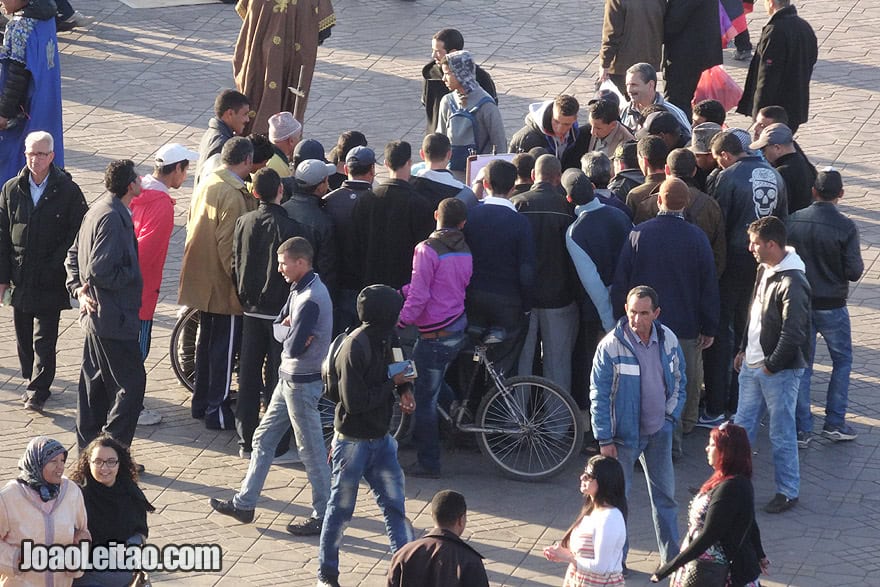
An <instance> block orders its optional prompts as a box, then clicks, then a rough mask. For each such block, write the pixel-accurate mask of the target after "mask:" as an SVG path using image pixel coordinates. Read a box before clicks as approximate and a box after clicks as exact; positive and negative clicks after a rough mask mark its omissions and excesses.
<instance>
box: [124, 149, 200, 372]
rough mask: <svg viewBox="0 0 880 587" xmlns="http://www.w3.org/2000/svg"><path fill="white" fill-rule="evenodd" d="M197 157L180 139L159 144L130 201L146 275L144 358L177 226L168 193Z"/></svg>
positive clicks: (142, 314) (142, 309) (142, 336)
mask: <svg viewBox="0 0 880 587" xmlns="http://www.w3.org/2000/svg"><path fill="white" fill-rule="evenodd" d="M198 159H199V154H198V153H197V152H196V151H191V150H190V149H187V148H186V147H184V146H183V145H181V144H179V143H169V144H167V145H165V146H164V147H162V148H160V149H159V150H158V151H157V152H156V158H155V167H154V168H153V173H150V174H148V175H145V176H144V177H143V178H142V179H141V195H140V196H138V197H137V198H135V199H134V200H132V202H131V219H132V222H134V234H135V237H136V238H137V241H138V263H139V264H140V266H141V274H142V275H143V278H144V291H143V295H142V298H141V310H140V320H141V334H140V339H139V340H140V345H141V354H142V355H143V357H144V359H146V358H147V355H148V354H149V353H150V334H151V332H152V330H153V314H154V313H155V311H156V303H157V302H158V300H159V288H160V286H161V285H162V270H163V268H164V267H165V257H166V255H167V254H168V243H169V241H170V240H171V232H172V231H173V230H174V199H173V198H172V197H171V196H170V195H169V190H170V189H178V188H179V187H180V186H182V185H183V182H185V181H186V176H187V172H188V171H189V162H190V161H198Z"/></svg>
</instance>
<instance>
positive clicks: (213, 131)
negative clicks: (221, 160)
mask: <svg viewBox="0 0 880 587" xmlns="http://www.w3.org/2000/svg"><path fill="white" fill-rule="evenodd" d="M233 136H235V133H234V132H233V131H232V129H231V128H229V125H228V124H226V123H225V122H223V121H222V120H220V119H219V118H217V117H216V116H214V117H212V118H211V119H210V120H209V121H208V130H206V131H205V134H203V135H202V140H201V142H200V143H199V161H198V163H196V174H195V179H194V181H195V182H196V183H198V181H199V177H201V175H202V166H203V165H204V164H205V161H207V160H208V159H210V158H211V157H213V156H214V155H217V154H219V153H220V151H222V150H223V145H225V144H226V141H228V140H229V139H231V138H232V137H233Z"/></svg>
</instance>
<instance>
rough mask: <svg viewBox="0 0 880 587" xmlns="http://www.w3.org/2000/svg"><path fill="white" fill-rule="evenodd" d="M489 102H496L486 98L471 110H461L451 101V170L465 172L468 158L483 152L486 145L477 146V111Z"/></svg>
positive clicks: (448, 126)
mask: <svg viewBox="0 0 880 587" xmlns="http://www.w3.org/2000/svg"><path fill="white" fill-rule="evenodd" d="M489 102H492V103H494V102H495V100H493V99H492V97H491V96H486V97H485V98H483V99H482V100H480V101H479V102H477V103H476V104H475V105H473V106H471V107H470V108H459V107H458V104H456V103H455V100H453V99H450V100H449V107H450V109H451V110H452V114H451V115H450V116H449V122H448V124H447V130H446V134H447V135H448V136H449V142H450V143H451V144H452V156H451V157H450V159H449V169H451V170H452V171H464V170H465V169H466V168H467V158H468V156H470V155H471V154H477V153H479V152H481V151H483V147H485V145H477V117H476V114H477V111H478V110H479V109H480V108H481V107H482V106H483V104H488V103H489Z"/></svg>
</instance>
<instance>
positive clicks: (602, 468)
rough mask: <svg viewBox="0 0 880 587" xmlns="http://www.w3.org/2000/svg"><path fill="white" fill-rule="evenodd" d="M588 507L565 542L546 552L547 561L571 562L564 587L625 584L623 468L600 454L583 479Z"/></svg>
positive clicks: (593, 460) (592, 460)
mask: <svg viewBox="0 0 880 587" xmlns="http://www.w3.org/2000/svg"><path fill="white" fill-rule="evenodd" d="M580 481H581V493H582V494H583V495H584V506H583V508H581V513H580V515H579V516H578V518H577V519H576V520H575V522H574V524H572V525H571V527H570V528H569V529H568V531H567V532H566V533H565V536H564V537H563V538H562V541H561V542H559V543H558V544H554V545H553V546H548V547H547V548H545V549H544V556H545V557H547V560H551V561H553V562H560V563H568V570H567V571H566V573H565V581H564V582H563V584H562V585H563V587H599V586H603V587H612V586H613V587H617V586H619V585H624V584H625V581H624V578H623V544H624V542H625V541H626V522H625V518H626V493H625V485H624V480H623V468H621V466H620V463H618V462H617V460H616V459H613V458H611V457H605V456H602V455H597V456H594V457H593V458H591V459H590V460H589V461H588V462H587V467H586V469H584V472H583V474H582V475H581V478H580Z"/></svg>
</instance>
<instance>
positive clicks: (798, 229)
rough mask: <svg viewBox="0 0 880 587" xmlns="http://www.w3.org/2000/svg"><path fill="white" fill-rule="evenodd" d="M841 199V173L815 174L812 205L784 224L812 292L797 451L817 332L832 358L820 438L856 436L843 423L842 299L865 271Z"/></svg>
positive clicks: (846, 358)
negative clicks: (838, 207) (805, 270)
mask: <svg viewBox="0 0 880 587" xmlns="http://www.w3.org/2000/svg"><path fill="white" fill-rule="evenodd" d="M842 196H843V180H842V178H841V177H840V172H838V171H835V170H833V169H826V170H824V171H821V172H819V175H818V177H817V179H816V183H815V186H814V187H813V199H814V202H813V203H812V204H811V205H810V206H808V207H807V208H804V209H803V210H799V211H798V212H795V213H794V214H792V215H791V216H789V219H788V231H789V241H790V242H791V244H792V245H793V246H795V247H796V248H797V250H798V251H799V253H800V255H801V258H803V260H804V264H805V265H806V266H807V279H808V280H809V282H810V287H811V288H812V290H813V299H812V303H813V311H812V319H813V329H812V331H811V332H810V338H809V343H810V354H809V357H808V364H807V368H806V369H805V370H804V374H803V376H802V377H801V382H800V391H799V392H798V405H797V429H798V446H800V447H803V448H806V445H807V444H808V443H809V442H810V438H811V435H812V433H813V414H812V413H811V412H810V377H811V376H812V374H813V358H814V357H815V351H816V333H817V332H821V333H822V338H823V339H825V344H826V345H828V352H829V353H830V354H831V364H832V367H831V381H830V382H829V383H828V396H827V400H826V403H825V425H824V426H823V427H822V434H823V435H824V436H825V437H826V438H830V439H831V440H834V441H841V440H854V439H855V438H856V432H855V430H853V429H852V427H851V426H850V425H849V424H847V423H846V409H847V404H848V394H849V375H850V371H851V369H852V356H853V352H852V334H851V331H850V321H849V311H848V310H847V308H846V298H847V296H848V295H849V282H850V281H858V280H859V278H860V277H861V276H862V272H863V271H864V270H865V264H864V262H863V261H862V253H861V251H860V249H859V231H858V229H857V228H856V225H855V223H854V222H853V221H852V220H850V219H849V218H847V217H846V216H844V215H843V214H841V213H840V211H839V210H838V209H837V201H838V200H839V199H840V198H841V197H842Z"/></svg>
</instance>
